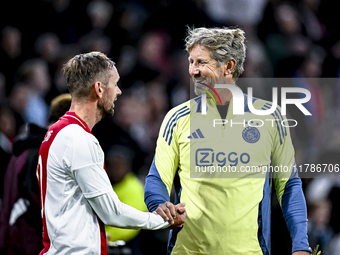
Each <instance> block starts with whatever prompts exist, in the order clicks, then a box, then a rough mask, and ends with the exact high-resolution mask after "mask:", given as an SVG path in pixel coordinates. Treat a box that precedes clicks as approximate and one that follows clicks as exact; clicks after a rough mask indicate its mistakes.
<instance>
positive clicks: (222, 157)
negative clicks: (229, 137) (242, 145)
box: [195, 148, 250, 167]
mask: <svg viewBox="0 0 340 255" xmlns="http://www.w3.org/2000/svg"><path fill="white" fill-rule="evenodd" d="M227 160H228V163H229V165H230V166H237V164H238V163H239V161H240V162H241V163H243V164H247V163H249V161H250V155H249V154H248V153H246V152H244V153H242V154H240V155H239V156H238V154H237V153H236V152H230V153H229V154H228V155H226V154H225V153H224V152H217V153H215V152H214V150H213V149H211V148H203V149H197V150H196V152H195V162H196V166H198V167H204V166H212V165H213V163H214V162H217V163H218V164H217V165H218V166H220V167H222V166H225V165H226V164H227Z"/></svg>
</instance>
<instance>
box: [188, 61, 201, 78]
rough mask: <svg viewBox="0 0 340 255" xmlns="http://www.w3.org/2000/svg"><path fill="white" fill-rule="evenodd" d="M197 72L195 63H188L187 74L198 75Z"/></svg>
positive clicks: (198, 71)
mask: <svg viewBox="0 0 340 255" xmlns="http://www.w3.org/2000/svg"><path fill="white" fill-rule="evenodd" d="M199 73H200V70H199V68H198V66H197V65H196V64H194V63H193V64H191V65H189V74H190V75H191V76H193V77H194V76H197V75H199Z"/></svg>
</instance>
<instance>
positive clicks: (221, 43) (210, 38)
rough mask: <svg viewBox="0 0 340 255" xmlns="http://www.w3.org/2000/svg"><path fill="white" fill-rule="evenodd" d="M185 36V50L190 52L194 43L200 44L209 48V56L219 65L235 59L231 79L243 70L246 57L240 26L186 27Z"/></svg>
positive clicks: (242, 32) (243, 37)
mask: <svg viewBox="0 0 340 255" xmlns="http://www.w3.org/2000/svg"><path fill="white" fill-rule="evenodd" d="M187 33H188V35H187V37H186V38H185V46H186V50H187V51H188V52H189V53H190V51H191V50H192V48H193V47H194V45H196V44H200V45H203V46H205V47H207V48H208V49H209V50H210V54H211V57H212V58H214V59H215V60H216V61H217V63H218V65H219V66H221V65H222V64H224V63H225V62H227V61H228V60H230V59H232V58H233V59H235V60H236V66H235V69H234V71H233V79H234V80H236V79H237V78H238V77H239V76H240V75H241V73H242V72H243V70H244V69H243V63H244V60H245V58H246V46H245V44H244V40H245V36H244V31H243V30H242V29H240V28H228V27H223V28H205V27H200V28H193V29H191V28H188V32H187Z"/></svg>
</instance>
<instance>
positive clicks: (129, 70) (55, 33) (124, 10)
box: [0, 0, 340, 255]
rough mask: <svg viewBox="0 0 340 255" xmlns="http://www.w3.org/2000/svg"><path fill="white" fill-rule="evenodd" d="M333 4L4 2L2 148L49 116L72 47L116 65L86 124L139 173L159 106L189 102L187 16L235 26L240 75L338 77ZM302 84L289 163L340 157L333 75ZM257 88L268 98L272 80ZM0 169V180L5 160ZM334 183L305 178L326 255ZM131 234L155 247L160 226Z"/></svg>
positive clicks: (338, 238) (339, 241)
mask: <svg viewBox="0 0 340 255" xmlns="http://www.w3.org/2000/svg"><path fill="white" fill-rule="evenodd" d="M339 8H340V1H338V0H323V1H321V0H297V1H279V0H181V1H179V0H173V1H170V0H159V1H156V0H149V1H138V0H127V1H122V0H121V1H103V0H98V1H96V0H92V1H89V0H84V1H70V0H31V1H24V0H13V1H2V3H1V4H0V29H1V34H0V132H1V135H0V137H1V139H0V140H1V143H0V144H1V148H2V149H1V151H2V153H5V154H6V151H7V152H8V148H10V145H11V142H12V141H13V139H14V138H15V137H16V136H17V135H18V134H19V133H20V132H22V127H23V124H24V123H26V122H33V123H36V124H38V125H41V126H45V125H46V121H47V116H48V111H49V103H50V101H51V100H52V99H53V98H54V97H55V96H57V95H59V94H61V93H65V92H67V87H66V83H65V80H64V78H63V77H62V74H61V68H62V65H63V64H64V63H65V62H66V61H67V60H68V59H69V58H71V57H72V56H74V55H75V54H78V53H85V52H89V51H93V50H97V51H101V52H104V53H106V54H107V55H108V56H109V57H110V58H112V60H113V61H114V62H116V65H117V68H118V70H119V73H120V76H121V80H120V82H119V85H120V87H121V89H122V91H123V95H122V96H120V97H119V100H118V101H117V102H116V112H115V115H114V116H113V117H111V118H105V119H103V120H102V121H101V122H100V123H99V124H97V125H96V127H95V128H94V129H93V133H94V134H95V135H96V136H97V138H98V139H99V141H100V143H101V145H102V147H103V150H104V152H105V153H108V152H112V150H116V151H117V150H118V151H120V152H122V151H123V152H124V153H123V154H124V156H125V157H123V156H121V157H122V160H121V161H120V162H118V163H117V162H116V164H117V165H119V164H120V165H119V166H121V165H122V164H123V165H124V167H125V169H127V171H131V172H132V173H134V174H135V175H136V176H137V177H138V178H139V179H140V180H141V182H143V181H144V178H145V176H146V174H147V172H148V167H149V166H150V164H151V161H152V158H153V154H154V149H155V143H156V138H157V135H158V130H159V126H160V123H161V121H162V119H163V117H164V115H165V113H166V112H167V111H168V110H169V109H170V108H171V107H173V106H176V105H178V104H180V103H182V102H184V101H186V100H188V99H189V86H190V77H189V74H188V63H187V54H186V53H185V51H184V38H185V32H186V26H187V25H188V26H190V27H199V26H206V27H212V26H238V27H240V28H242V29H244V30H245V31H246V37H247V41H246V45H247V59H246V62H245V72H244V73H243V74H242V76H241V77H242V78H252V77H285V78H294V77H299V78H302V79H304V78H310V77H316V78H330V77H332V78H337V77H338V76H339V75H340V72H339V70H340V69H339V67H340V30H339V29H338V24H339V17H340V16H339V15H338V10H339ZM305 81H306V84H305V86H306V87H307V88H308V89H310V90H313V92H314V93H315V95H318V96H317V97H314V98H312V99H311V101H310V104H309V110H310V111H311V112H312V114H313V118H312V119H306V118H304V117H302V116H296V118H299V120H300V121H301V123H302V124H301V125H299V127H298V128H294V129H291V132H292V137H293V143H294V146H295V149H296V160H297V164H298V165H300V164H304V163H309V164H311V163H318V162H319V163H320V162H322V163H328V164H331V163H333V164H335V163H339V161H340V160H339V159H340V157H339V151H340V150H339V149H340V129H339V128H338V127H339V120H340V118H339V116H340V115H339V114H340V112H339V93H340V84H338V82H336V81H337V80H335V82H333V83H331V84H330V85H327V86H326V85H323V84H322V83H318V82H317V80H316V82H313V83H310V84H309V83H308V80H305ZM254 91H255V92H256V93H257V94H255V95H258V96H259V97H263V98H266V99H267V97H268V91H269V92H270V91H271V88H266V87H263V86H259V87H258V89H256V87H255V88H254ZM269 99H270V98H269ZM291 114H292V115H293V114H294V112H291ZM7 138H8V140H7ZM113 145H115V146H116V147H113ZM117 145H119V147H117ZM121 155H122V153H121ZM2 161H3V158H2ZM129 162H132V164H129ZM114 168H115V167H114ZM0 171H1V172H0V173H1V175H0V176H1V177H3V174H4V171H5V162H3V163H2V164H1V170H0ZM339 180H340V178H339V179H337V178H333V179H323V178H318V179H303V188H304V191H305V194H306V199H307V205H308V217H309V237H310V244H311V245H312V246H314V245H315V244H316V243H319V244H321V246H322V249H323V250H326V251H327V253H326V254H327V255H328V254H339V252H336V251H337V250H340V235H339V232H340V222H339V215H340V214H339V211H340V208H339V203H338V197H339V193H340V181H339ZM226 216H227V215H226ZM272 218H273V219H272V252H273V254H289V252H290V240H289V234H288V232H287V228H286V227H285V223H284V220H283V218H282V214H281V212H280V209H279V205H278V203H277V202H276V199H275V198H274V197H273V208H272ZM139 238H140V239H139V240H140V241H139V243H138V245H139V246H140V254H164V250H165V246H166V241H167V240H166V239H167V230H162V231H155V232H151V231H142V232H141V234H140V236H139Z"/></svg>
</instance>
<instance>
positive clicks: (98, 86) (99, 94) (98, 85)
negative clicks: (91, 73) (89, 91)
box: [94, 81, 103, 98]
mask: <svg viewBox="0 0 340 255" xmlns="http://www.w3.org/2000/svg"><path fill="white" fill-rule="evenodd" d="M94 91H95V93H96V95H97V97H98V98H102V97H103V84H102V83H101V82H100V81H96V82H95V83H94Z"/></svg>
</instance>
